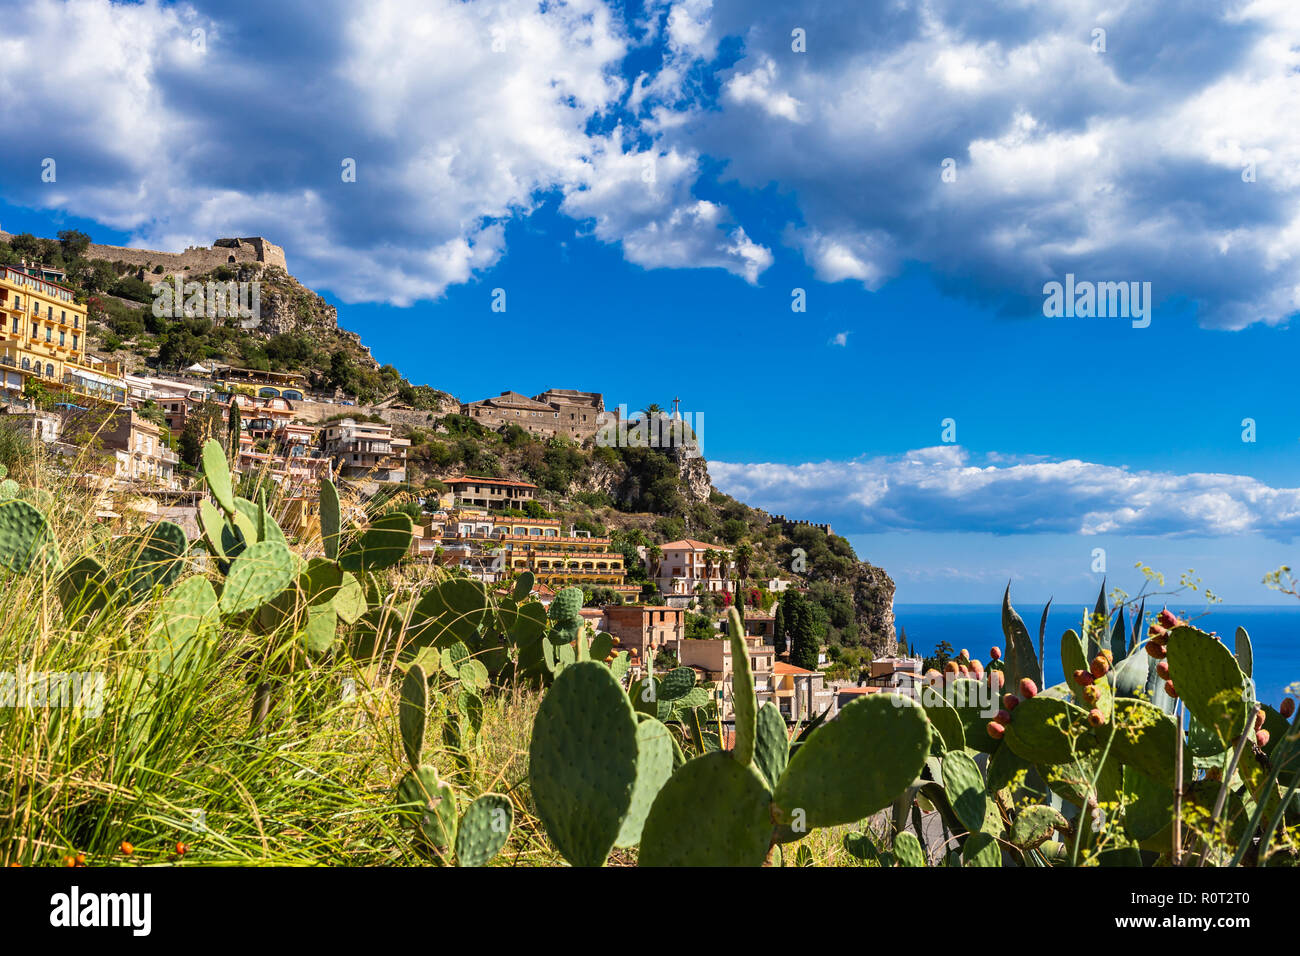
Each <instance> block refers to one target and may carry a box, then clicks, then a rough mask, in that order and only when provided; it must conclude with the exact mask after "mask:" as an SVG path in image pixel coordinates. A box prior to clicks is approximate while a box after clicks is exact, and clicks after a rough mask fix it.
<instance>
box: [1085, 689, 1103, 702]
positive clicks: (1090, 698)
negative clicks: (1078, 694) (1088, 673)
mask: <svg viewBox="0 0 1300 956" xmlns="http://www.w3.org/2000/svg"><path fill="white" fill-rule="evenodd" d="M1100 696H1101V693H1100V692H1099V691H1098V690H1097V685H1096V684H1089V685H1088V686H1087V687H1085V688H1084V689H1083V699H1084V700H1086V701H1087V702H1088V703H1090V704H1095V703H1097V698H1098V697H1100Z"/></svg>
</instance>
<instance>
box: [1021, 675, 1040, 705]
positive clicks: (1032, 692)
mask: <svg viewBox="0 0 1300 956" xmlns="http://www.w3.org/2000/svg"><path fill="white" fill-rule="evenodd" d="M1037 694H1038V685H1037V684H1035V683H1034V682H1033V681H1032V680H1031V679H1030V678H1028V677H1024V678H1021V681H1020V696H1021V697H1023V698H1024V699H1025V700H1029V699H1030V698H1031V697H1035V696H1037Z"/></svg>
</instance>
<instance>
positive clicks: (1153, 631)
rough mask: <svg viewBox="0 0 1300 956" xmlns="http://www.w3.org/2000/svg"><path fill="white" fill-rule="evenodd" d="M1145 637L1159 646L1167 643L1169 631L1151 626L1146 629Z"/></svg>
mask: <svg viewBox="0 0 1300 956" xmlns="http://www.w3.org/2000/svg"><path fill="white" fill-rule="evenodd" d="M1147 636H1148V637H1150V638H1151V639H1152V640H1153V641H1156V642H1157V643H1160V644H1168V643H1169V631H1168V630H1166V629H1165V628H1163V627H1161V626H1160V625H1159V624H1152V625H1151V626H1150V627H1148V628H1147Z"/></svg>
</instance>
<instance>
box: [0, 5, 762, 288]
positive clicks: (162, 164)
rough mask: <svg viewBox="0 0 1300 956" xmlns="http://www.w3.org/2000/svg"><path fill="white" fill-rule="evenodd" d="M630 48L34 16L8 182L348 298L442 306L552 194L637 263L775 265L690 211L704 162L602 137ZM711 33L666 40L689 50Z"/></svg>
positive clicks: (11, 103)
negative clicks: (268, 258)
mask: <svg viewBox="0 0 1300 956" xmlns="http://www.w3.org/2000/svg"><path fill="white" fill-rule="evenodd" d="M705 11H707V5H705ZM647 26H648V25H646V24H642V25H641V27H642V28H643V29H644V28H647ZM632 29H633V28H632V27H629V25H628V24H627V23H625V22H624V19H623V17H622V15H621V13H620V12H618V11H617V10H615V9H614V8H613V7H611V6H610V5H608V4H606V3H604V2H602V0H568V2H566V3H560V4H544V5H538V4H536V3H533V2H530V0H482V2H477V3H473V4H465V3H460V2H456V0H377V2H374V3H369V4H365V5H364V6H358V5H356V4H351V3H345V2H343V0H322V2H317V3H312V4H300V3H292V4H289V3H286V4H276V5H270V6H268V5H265V4H250V3H243V2H230V3H225V2H223V3H217V2H196V3H194V4H192V5H180V6H176V5H170V4H163V3H160V2H157V0H145V2H144V3H140V4H113V3H109V2H108V0H73V2H69V3H62V2H57V0H30V2H28V3H26V4H25V5H24V6H23V7H22V8H20V9H19V10H17V11H10V16H8V17H7V18H6V27H5V31H4V36H2V37H0V91H2V92H3V94H4V95H3V96H0V119H3V121H4V125H5V126H6V128H8V129H22V130H26V131H28V133H29V135H25V136H24V143H23V148H21V149H6V150H4V151H3V155H0V180H3V181H4V183H5V185H6V198H7V199H9V200H10V201H12V202H15V203H18V204H23V205H30V206H34V207H38V208H49V209H55V210H59V211H60V212H67V213H72V214H75V215H78V216H83V217H86V218H90V219H93V220H95V221H98V222H102V223H105V224H106V225H109V226H112V227H114V228H117V229H120V230H123V231H126V232H128V233H130V234H131V235H132V244H133V245H139V246H145V247H153V248H164V249H180V248H184V247H185V246H186V245H190V244H204V245H206V244H208V243H210V242H211V241H212V240H213V239H214V238H216V237H218V236H229V235H253V234H264V235H268V236H271V237H273V238H274V240H275V241H276V242H278V243H279V244H281V245H283V246H285V247H286V249H287V250H289V253H290V256H291V260H290V265H291V267H292V268H293V269H294V271H295V273H297V274H298V275H299V276H300V277H301V278H303V279H304V281H306V282H308V283H309V284H311V285H316V286H319V287H323V288H328V289H330V290H332V291H333V292H335V293H336V294H338V295H339V296H340V297H341V298H342V299H343V300H344V301H362V300H375V299H380V300H383V301H387V302H390V303H393V304H395V305H399V306H405V305H409V304H411V303H413V302H415V301H417V300H421V299H431V298H435V297H437V296H438V295H440V294H441V293H442V292H443V290H444V289H445V288H446V287H447V286H448V285H450V284H453V283H463V282H466V281H468V280H470V279H471V278H472V277H473V276H474V274H475V273H477V272H480V271H482V270H483V269H486V268H489V267H491V266H492V265H493V264H494V263H496V262H497V261H498V260H499V259H500V258H501V256H502V255H503V254H504V253H505V251H506V249H505V229H504V226H505V224H506V223H507V222H509V221H510V220H511V219H514V218H518V217H524V216H527V215H529V214H530V213H531V212H532V211H533V210H534V209H536V208H537V206H538V204H539V203H540V202H542V201H544V200H545V197H547V196H549V195H555V194H559V195H560V196H561V197H563V199H564V205H565V208H566V211H567V212H568V213H569V214H571V215H572V216H574V217H575V218H578V219H581V220H583V221H584V222H591V223H594V226H593V227H592V231H593V232H594V233H595V235H596V236H597V237H598V238H599V239H601V240H602V241H607V242H618V243H623V246H624V249H625V251H626V255H627V257H628V258H629V259H630V260H631V261H633V262H636V263H638V264H642V265H645V266H647V267H657V266H667V267H676V268H685V267H716V268H722V269H727V270H729V271H731V272H733V273H735V274H737V275H739V276H741V277H742V278H744V279H745V280H747V281H750V282H754V281H756V280H757V277H758V275H759V274H760V273H761V272H762V271H763V270H764V269H766V268H767V266H768V265H769V264H770V262H771V260H772V256H771V253H770V251H769V250H768V249H767V248H765V247H764V246H762V245H761V244H759V243H756V242H755V241H753V240H752V239H751V238H750V236H749V235H748V234H747V233H746V231H745V229H744V227H743V225H741V224H740V223H738V222H737V221H735V219H734V217H733V216H732V215H731V213H730V211H729V210H728V209H727V208H726V207H725V206H724V205H722V204H720V203H718V202H716V201H705V200H702V199H700V198H699V197H697V196H696V195H694V193H693V191H692V188H693V186H694V184H695V181H696V179H697V178H698V168H697V166H698V161H697V157H696V156H695V155H694V154H692V153H691V152H690V151H689V150H684V149H683V148H681V147H668V148H664V149H655V148H650V149H647V148H645V147H644V146H640V145H638V144H637V143H635V142H634V141H635V139H636V138H637V135H638V134H637V133H635V132H634V134H633V136H632V140H633V141H630V142H629V143H628V145H627V146H626V147H624V145H623V143H624V139H623V132H622V130H621V129H620V128H619V127H618V126H617V124H615V125H614V126H612V127H611V126H610V125H609V124H606V123H603V122H602V118H603V117H605V116H606V115H607V114H608V112H609V111H611V110H613V109H615V108H617V107H619V105H620V104H622V103H623V102H624V101H625V100H627V99H628V98H629V96H630V94H631V92H632V89H631V85H630V84H629V82H628V81H627V80H626V79H625V78H624V76H623V75H622V73H621V72H620V70H621V65H622V63H623V60H624V58H625V57H626V56H627V55H628V53H629V50H631V49H632V48H633V47H634V46H635V45H636V44H637V43H639V42H643V40H644V38H643V37H642V38H637V37H634V36H633V35H632V32H631V31H632ZM702 29H703V27H702V26H701V25H700V22H699V20H698V17H695V18H692V17H691V16H685V15H679V16H676V17H675V18H674V19H673V21H672V30H673V32H674V35H675V36H677V37H679V41H680V43H681V44H682V49H684V50H685V49H690V50H695V49H696V48H695V46H694V45H693V44H694V43H695V42H696V40H698V39H699V38H700V36H701V32H700V31H701V30H702ZM54 64H57V65H58V66H57V68H53V66H52V65H54ZM657 101H658V102H662V101H663V95H662V93H661V94H660V95H658V96H657ZM44 156H52V157H54V158H55V159H56V160H57V161H59V166H58V181H57V183H56V184H53V185H51V184H47V183H42V182H41V180H40V172H41V166H40V160H41V159H42V158H43V157H44ZM646 156H649V157H652V158H653V159H655V160H656V168H655V170H654V172H656V173H657V174H658V176H659V178H658V179H657V180H651V181H646V180H644V179H642V177H641V173H642V166H641V160H642V158H643V157H646ZM349 159H350V160H353V161H354V162H355V165H356V181H355V182H344V181H343V177H342V175H341V171H342V165H343V163H344V161H345V160H349Z"/></svg>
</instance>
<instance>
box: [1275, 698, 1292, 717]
mask: <svg viewBox="0 0 1300 956" xmlns="http://www.w3.org/2000/svg"><path fill="white" fill-rule="evenodd" d="M1277 712H1278V713H1279V714H1281V715H1282V719H1283V720H1290V719H1291V715H1292V714H1294V713H1295V698H1293V697H1288V698H1286V699H1285V700H1283V701H1282V703H1281V704H1279V705H1278V708H1277Z"/></svg>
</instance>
